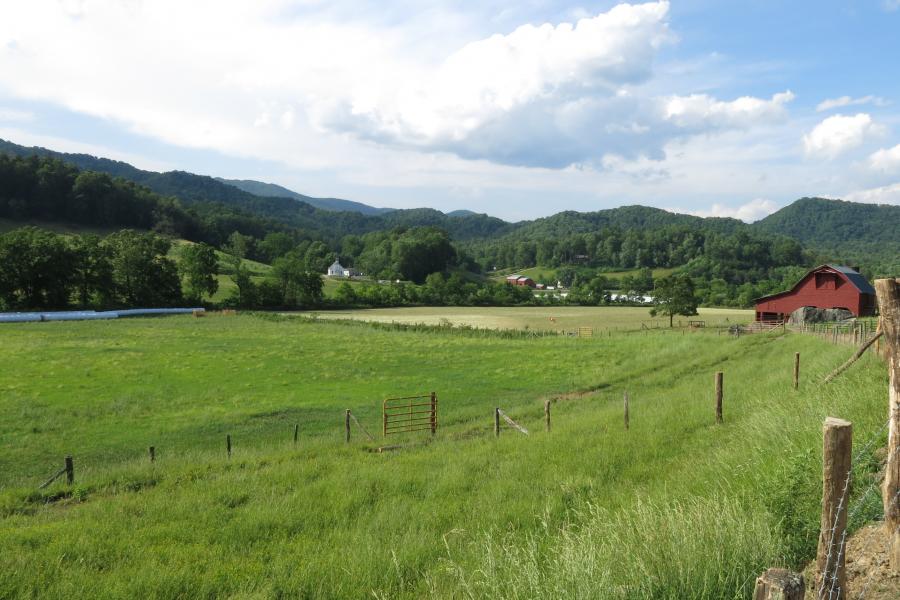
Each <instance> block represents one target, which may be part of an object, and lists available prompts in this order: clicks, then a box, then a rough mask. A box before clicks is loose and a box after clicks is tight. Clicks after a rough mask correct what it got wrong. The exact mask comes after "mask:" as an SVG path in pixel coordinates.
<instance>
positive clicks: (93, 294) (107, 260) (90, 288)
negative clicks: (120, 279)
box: [71, 235, 116, 307]
mask: <svg viewBox="0 0 900 600" xmlns="http://www.w3.org/2000/svg"><path fill="white" fill-rule="evenodd" d="M71 248H72V253H73V264H72V277H73V280H74V284H75V291H76V294H77V297H78V302H79V304H80V305H81V306H83V307H87V306H90V305H91V304H99V305H105V304H109V303H111V302H113V301H114V299H115V293H116V290H115V285H114V282H113V266H112V249H111V248H110V247H109V246H108V245H107V244H106V243H104V241H103V240H102V239H101V238H100V237H99V236H97V235H82V236H76V237H75V238H74V239H73V240H72V242H71Z"/></svg>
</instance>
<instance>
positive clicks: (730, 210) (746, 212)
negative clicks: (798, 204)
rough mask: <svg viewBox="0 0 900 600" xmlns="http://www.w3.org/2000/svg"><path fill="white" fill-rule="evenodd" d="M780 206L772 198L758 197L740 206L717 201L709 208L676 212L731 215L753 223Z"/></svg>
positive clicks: (700, 214) (701, 215) (720, 215)
mask: <svg viewBox="0 0 900 600" xmlns="http://www.w3.org/2000/svg"><path fill="white" fill-rule="evenodd" d="M778 208H779V207H778V205H777V204H775V203H774V202H772V201H771V200H766V199H764V198H756V199H754V200H751V201H750V202H747V203H746V204H741V205H740V206H728V205H726V204H720V203H715V204H713V205H712V207H710V208H709V209H708V210H693V211H675V212H686V213H687V214H691V215H695V216H698V217H731V218H733V219H740V220H741V221H744V222H746V223H752V222H754V221H759V220H760V219H762V218H763V217H767V216H768V215H771V214H772V213H773V212H775V211H777V210H778Z"/></svg>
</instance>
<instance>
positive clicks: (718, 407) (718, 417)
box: [716, 371, 725, 424]
mask: <svg viewBox="0 0 900 600" xmlns="http://www.w3.org/2000/svg"><path fill="white" fill-rule="evenodd" d="M724 376H725V374H724V373H722V371H716V423H717V424H721V423H722V394H723V390H722V387H723V379H724Z"/></svg>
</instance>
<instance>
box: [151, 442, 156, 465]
mask: <svg viewBox="0 0 900 600" xmlns="http://www.w3.org/2000/svg"><path fill="white" fill-rule="evenodd" d="M150 462H156V446H150Z"/></svg>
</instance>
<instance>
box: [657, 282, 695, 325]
mask: <svg viewBox="0 0 900 600" xmlns="http://www.w3.org/2000/svg"><path fill="white" fill-rule="evenodd" d="M653 302H654V304H655V306H654V307H653V308H651V309H650V316H651V317H655V316H656V315H668V317H669V327H672V320H673V318H674V316H675V315H683V316H685V317H689V316H691V315H696V314H697V297H696V296H695V295H694V280H693V279H691V278H690V277H689V276H688V275H667V276H666V277H662V278H660V279H657V280H656V286H655V287H654V288H653Z"/></svg>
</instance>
